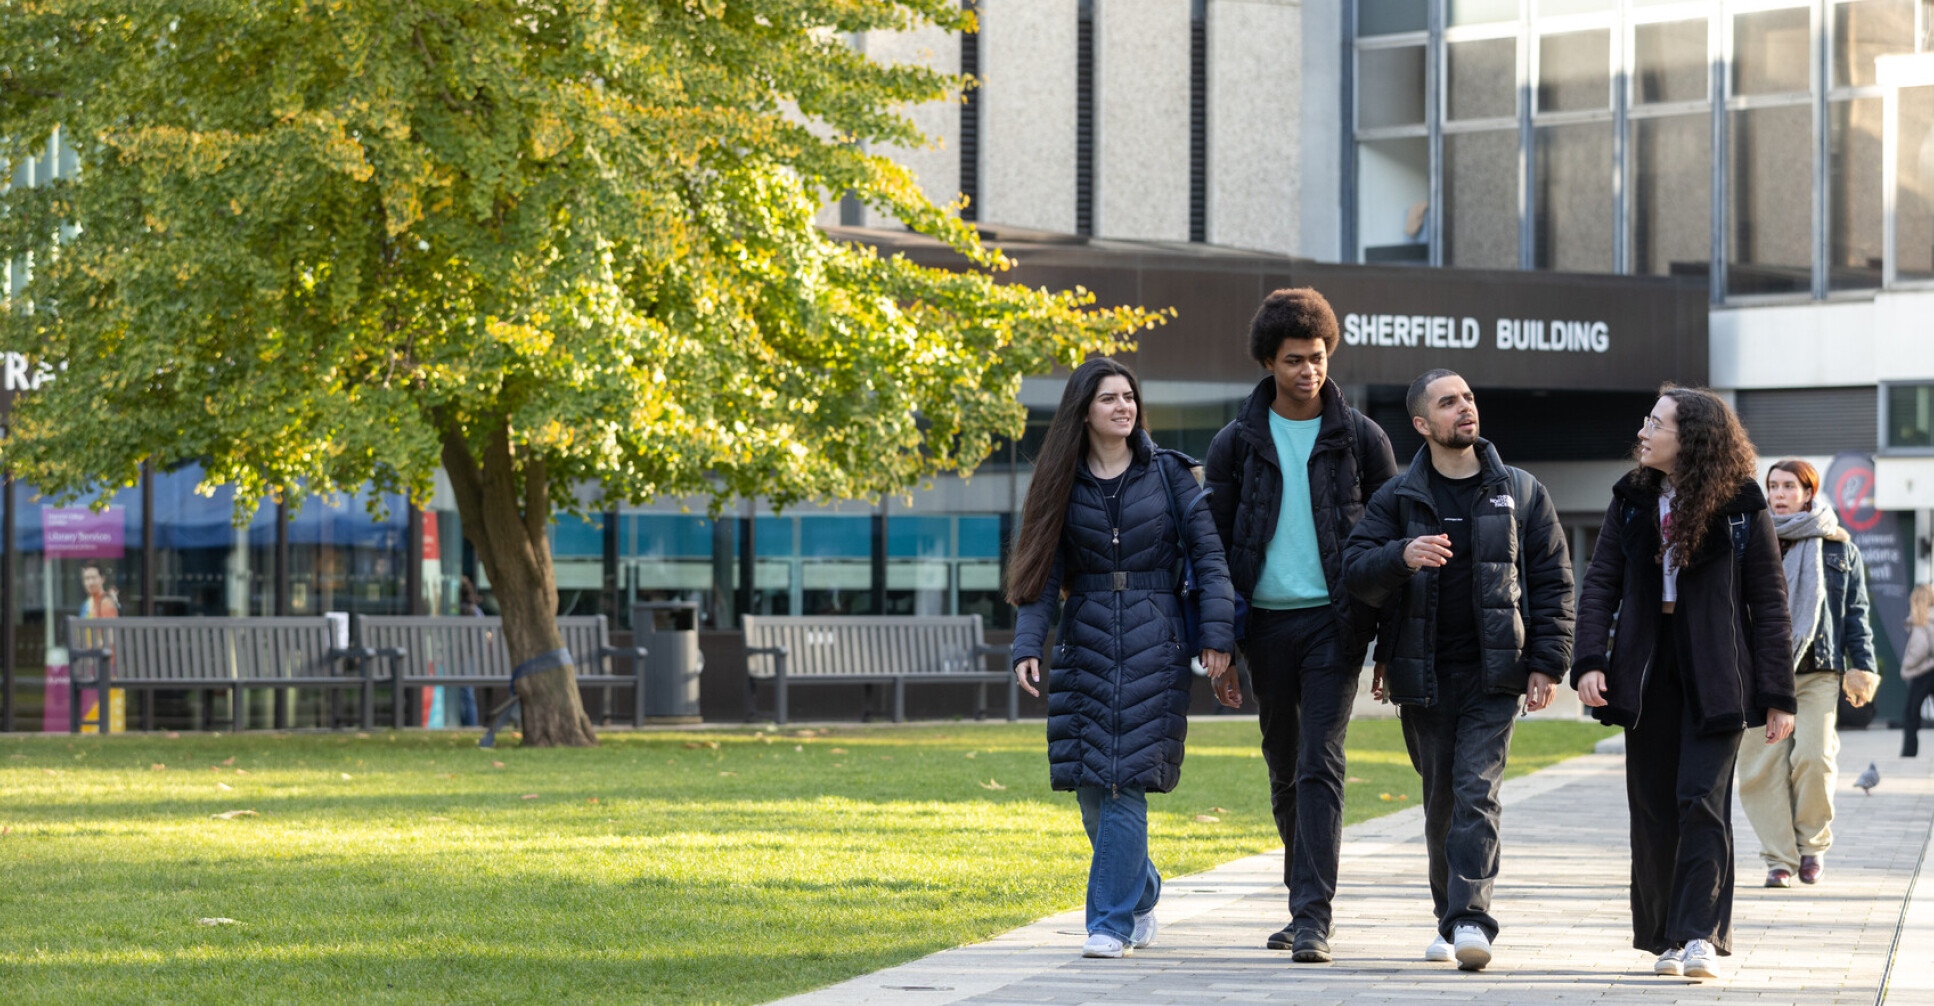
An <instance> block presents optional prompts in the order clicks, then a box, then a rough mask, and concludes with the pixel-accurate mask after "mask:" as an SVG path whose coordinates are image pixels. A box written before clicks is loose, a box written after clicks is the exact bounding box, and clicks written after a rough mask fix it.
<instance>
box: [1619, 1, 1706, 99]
mask: <svg viewBox="0 0 1934 1006" xmlns="http://www.w3.org/2000/svg"><path fill="white" fill-rule="evenodd" d="M1632 35H1633V49H1634V51H1633V53H1632V63H1633V72H1634V74H1635V75H1636V77H1637V80H1636V81H1635V85H1636V86H1635V87H1634V88H1633V95H1634V97H1636V98H1637V99H1638V102H1639V104H1642V105H1643V104H1654V103H1657V102H1666V101H1704V100H1706V79H1707V76H1708V70H1707V67H1708V66H1709V65H1710V64H1708V63H1707V61H1706V22H1704V21H1666V22H1663V23H1660V24H1642V25H1638V26H1637V27H1635V28H1634V29H1633V30H1632Z"/></svg>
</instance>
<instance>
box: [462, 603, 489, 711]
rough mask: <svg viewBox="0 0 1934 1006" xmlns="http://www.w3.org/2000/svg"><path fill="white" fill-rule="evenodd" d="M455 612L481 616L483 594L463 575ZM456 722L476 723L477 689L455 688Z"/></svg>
mask: <svg viewBox="0 0 1934 1006" xmlns="http://www.w3.org/2000/svg"><path fill="white" fill-rule="evenodd" d="M457 614H459V615H463V616H466V617H469V618H483V617H486V616H485V615H484V610H483V595H482V594H479V593H478V592H477V585H476V584H474V583H471V582H470V578H469V577H467V576H466V577H463V578H462V581H461V582H460V583H458V585H457ZM457 722H458V723H459V724H461V725H463V726H466V727H474V726H476V725H477V689H476V688H475V687H474V686H471V685H464V686H463V687H462V688H459V689H457Z"/></svg>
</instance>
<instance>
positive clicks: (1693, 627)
mask: <svg viewBox="0 0 1934 1006" xmlns="http://www.w3.org/2000/svg"><path fill="white" fill-rule="evenodd" d="M1628 513H1629V514H1630V515H1631V519H1630V523H1627V514H1628ZM1734 515H1743V516H1744V517H1745V518H1746V520H1747V533H1746V543H1745V545H1746V547H1745V550H1744V555H1743V556H1738V557H1736V556H1735V549H1734V545H1733V534H1732V527H1731V525H1730V523H1729V520H1730V519H1731V518H1732V517H1733V516H1734ZM1658 554H1659V494H1658V491H1657V490H1647V489H1644V488H1641V487H1640V486H1639V485H1638V484H1637V482H1636V480H1635V479H1634V478H1633V476H1632V475H1627V476H1625V477H1624V478H1622V479H1620V480H1619V482H1618V484H1617V485H1616V486H1613V487H1612V504H1611V506H1610V507H1608V508H1606V510H1605V523H1604V525H1603V526H1602V527H1601V528H1600V530H1599V532H1598V546H1597V548H1595V549H1594V550H1593V551H1592V561H1591V566H1590V568H1589V569H1587V570H1586V571H1585V586H1584V590H1583V591H1581V592H1580V595H1579V599H1578V657H1577V663H1576V664H1574V665H1573V667H1572V671H1571V686H1572V687H1573V688H1576V687H1578V679H1579V678H1581V677H1583V676H1584V675H1585V674H1586V673H1587V672H1589V671H1603V672H1605V688H1606V691H1605V700H1606V704H1605V705H1602V706H1599V707H1598V708H1596V709H1593V710H1592V715H1593V716H1595V717H1597V718H1598V720H1599V721H1600V722H1603V723H1606V724H1610V725H1612V726H1621V727H1629V726H1632V725H1633V724H1635V723H1637V722H1638V720H1639V716H1640V715H1641V714H1642V713H1643V709H1642V708H1641V702H1640V699H1641V698H1642V697H1643V695H1644V691H1645V678H1646V674H1647V673H1648V672H1649V671H1650V670H1651V668H1652V661H1653V651H1654V649H1656V648H1657V646H1658V644H1659V642H1660V640H1659V624H1660V618H1659V607H1660V605H1661V604H1662V603H1663V600H1664V597H1665V582H1664V575H1665V574H1664V570H1663V569H1662V568H1661V567H1660V565H1659V558H1658ZM1674 612H1675V615H1674V618H1675V620H1677V621H1678V622H1679V623H1680V625H1681V626H1682V628H1683V629H1684V630H1685V640H1686V648H1685V649H1684V650H1682V651H1681V652H1680V654H1679V658H1680V659H1679V673H1680V674H1681V675H1683V676H1684V677H1685V679H1686V680H1688V681H1690V682H1691V687H1692V692H1693V696H1694V698H1695V702H1694V705H1695V707H1696V712H1697V713H1698V715H1699V726H1698V730H1699V732H1700V733H1704V734H1720V733H1728V732H1731V731H1734V730H1743V729H1745V728H1747V727H1756V726H1761V725H1763V724H1765V722H1766V710H1768V709H1783V710H1785V711H1787V712H1789V713H1790V712H1793V711H1794V710H1795V708H1796V706H1795V704H1794V701H1793V638H1792V637H1793V628H1792V619H1791V617H1790V616H1789V615H1788V614H1787V611H1786V571H1785V569H1784V567H1783V566H1782V565H1781V562H1780V544H1779V539H1778V537H1777V536H1776V535H1775V534H1774V532H1773V515H1772V513H1771V512H1770V511H1768V510H1767V509H1766V494H1765V493H1763V492H1761V491H1760V488H1759V484H1758V483H1756V482H1752V481H1746V482H1742V483H1740V486H1739V491H1738V492H1737V493H1735V494H1734V495H1733V498H1732V501H1731V502H1729V503H1727V504H1726V505H1725V506H1723V507H1721V508H1720V511H1719V512H1718V513H1716V514H1714V515H1713V516H1712V519H1711V523H1710V525H1709V526H1708V527H1707V528H1706V536H1705V539H1704V540H1703V541H1702V542H1701V543H1700V545H1699V553H1698V554H1697V555H1695V556H1693V557H1692V561H1691V562H1690V563H1689V564H1687V565H1686V566H1685V567H1683V568H1682V569H1680V570H1679V600H1678V604H1677V605H1676V606H1675V608H1674ZM1614 617H1616V619H1617V629H1618V631H1617V633H1616V635H1614V633H1613V631H1612V629H1613V619H1614Z"/></svg>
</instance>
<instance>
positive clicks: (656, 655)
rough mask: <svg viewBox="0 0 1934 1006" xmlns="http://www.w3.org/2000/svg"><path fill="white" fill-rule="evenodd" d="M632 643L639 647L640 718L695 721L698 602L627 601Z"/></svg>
mask: <svg viewBox="0 0 1934 1006" xmlns="http://www.w3.org/2000/svg"><path fill="white" fill-rule="evenodd" d="M631 638H632V645H633V646H642V647H644V648H645V650H646V653H645V722H647V723H697V722H699V714H698V675H699V672H700V671H703V670H704V669H705V654H703V653H701V652H699V649H698V602H696V601H640V602H638V603H636V604H633V605H632V606H631Z"/></svg>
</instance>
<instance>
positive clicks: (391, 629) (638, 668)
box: [356, 615, 645, 746]
mask: <svg viewBox="0 0 1934 1006" xmlns="http://www.w3.org/2000/svg"><path fill="white" fill-rule="evenodd" d="M557 630H558V633H559V634H560V635H562V636H563V637H564V648H565V649H567V650H569V651H571V660H572V663H573V664H574V665H575V667H576V670H577V680H578V684H579V685H605V686H610V685H631V686H633V687H634V688H635V690H636V691H635V702H634V705H635V720H634V722H636V723H639V724H642V723H644V721H645V687H644V684H645V659H644V658H645V651H644V649H643V648H642V647H636V646H623V647H614V646H612V645H611V633H610V628H609V626H608V625H607V624H606V622H605V618H604V616H603V615H573V616H567V617H561V618H559V619H558V620H557ZM356 641H357V642H358V643H359V644H361V645H362V646H363V647H364V648H365V649H367V650H369V651H371V652H372V653H374V654H376V655H378V656H381V657H383V658H385V659H386V661H387V662H388V663H389V665H390V673H389V681H390V682H391V683H392V684H394V685H395V686H396V690H397V696H398V698H397V702H396V713H395V725H396V726H397V727H398V728H399V729H400V728H401V727H402V726H403V710H404V703H403V700H402V696H403V695H404V694H406V693H407V692H408V690H409V689H411V688H435V687H437V686H440V685H450V686H452V687H463V686H466V685H468V686H485V687H505V688H507V687H509V685H510V675H511V671H512V670H513V668H512V667H511V663H510V650H509V648H508V647H506V646H505V645H504V620H503V619H502V618H495V617H491V618H479V617H477V616H474V615H473V616H464V615H358V616H356ZM612 657H628V658H630V660H631V673H629V674H612V673H610V672H609V671H608V667H609V666H610V660H611V658H612ZM512 698H513V699H514V698H515V696H514V695H513V696H512ZM609 703H610V696H609V693H607V694H606V705H607V707H608V706H609ZM510 705H511V703H506V704H505V706H504V708H503V709H501V710H499V711H498V712H500V713H501V712H507V711H508V708H509V706H510ZM486 746H488V745H486Z"/></svg>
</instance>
